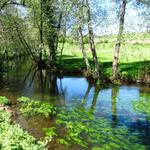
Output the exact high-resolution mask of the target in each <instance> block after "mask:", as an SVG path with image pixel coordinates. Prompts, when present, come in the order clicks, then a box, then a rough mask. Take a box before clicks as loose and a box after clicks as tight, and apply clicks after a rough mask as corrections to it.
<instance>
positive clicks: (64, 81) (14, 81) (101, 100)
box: [0, 63, 150, 143]
mask: <svg viewBox="0 0 150 150" xmlns="http://www.w3.org/2000/svg"><path fill="white" fill-rule="evenodd" d="M27 68H28V69H27ZM1 79H2V80H3V82H5V83H7V85H5V86H2V87H1V89H0V95H5V96H8V98H9V97H10V98H11V99H16V98H18V97H20V96H27V97H32V98H35V99H39V100H42V101H50V102H52V103H54V104H55V105H56V106H58V107H61V106H65V107H67V106H73V105H76V106H79V107H80V106H82V108H84V109H85V110H86V111H88V112H90V113H91V114H93V115H94V116H96V117H103V118H105V119H107V120H108V121H109V122H110V123H111V125H112V128H117V127H119V126H123V125H125V126H126V127H127V128H128V129H129V130H131V131H132V132H135V134H137V135H138V136H139V138H141V139H144V140H143V141H144V142H146V141H147V142H146V143H148V142H150V141H149V139H150V137H149V136H150V133H149V132H150V123H149V121H150V118H149V117H148V115H147V114H144V113H139V112H137V111H135V109H134V105H133V103H134V102H137V103H138V102H140V98H141V97H145V98H147V99H148V100H149V95H150V88H148V87H144V86H137V85H121V86H112V85H106V86H105V87H98V86H96V85H94V84H92V83H91V82H89V81H88V80H87V79H86V78H83V77H73V76H69V77H67V76H63V77H62V76H57V75H56V74H52V73H51V72H49V71H48V70H44V69H43V70H39V69H38V68H37V67H36V66H34V65H31V64H28V63H27V64H23V65H21V64H20V65H19V67H16V68H15V67H14V66H13V67H12V69H9V71H8V72H6V73H4V74H1V75H0V80H1ZM32 121H33V123H32ZM18 122H22V125H23V127H24V128H27V130H29V131H31V133H32V130H33V129H36V134H38V132H39V133H40V135H41V131H40V130H41V129H42V127H45V126H46V127H47V126H49V125H50V123H48V122H49V121H47V120H46V119H43V121H41V122H40V121H38V119H37V120H36V124H38V123H39V128H36V125H35V124H34V122H35V119H30V120H28V119H25V118H20V117H19V118H18ZM38 130H39V131H38ZM33 134H35V131H34V133H33ZM37 137H39V135H38V136H37Z"/></svg>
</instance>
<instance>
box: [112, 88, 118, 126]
mask: <svg viewBox="0 0 150 150" xmlns="http://www.w3.org/2000/svg"><path fill="white" fill-rule="evenodd" d="M118 91H119V88H118V87H112V91H111V104H112V105H111V110H112V112H111V113H112V126H113V127H116V126H117V124H118V118H117V95H118Z"/></svg>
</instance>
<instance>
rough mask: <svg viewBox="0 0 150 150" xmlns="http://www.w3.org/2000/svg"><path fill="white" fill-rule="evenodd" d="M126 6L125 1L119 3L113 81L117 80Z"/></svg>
mask: <svg viewBox="0 0 150 150" xmlns="http://www.w3.org/2000/svg"><path fill="white" fill-rule="evenodd" d="M126 4H127V1H126V0H122V1H121V8H120V19H119V32H118V36H117V42H116V45H115V51H114V59H113V64H112V72H113V80H114V81H115V80H118V79H119V70H118V64H119V53H120V47H121V43H122V39H123V31H124V18H125V12H126Z"/></svg>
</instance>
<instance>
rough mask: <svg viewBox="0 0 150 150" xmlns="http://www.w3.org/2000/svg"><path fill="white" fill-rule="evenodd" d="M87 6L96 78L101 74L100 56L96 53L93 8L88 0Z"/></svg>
mask: <svg viewBox="0 0 150 150" xmlns="http://www.w3.org/2000/svg"><path fill="white" fill-rule="evenodd" d="M85 4H86V8H87V23H88V32H89V43H90V49H91V52H92V56H93V62H94V75H93V77H94V78H95V79H98V78H100V74H99V71H100V70H99V62H98V58H97V53H96V47H95V43H94V33H93V27H92V19H91V10H90V5H89V1H88V0H86V3H85Z"/></svg>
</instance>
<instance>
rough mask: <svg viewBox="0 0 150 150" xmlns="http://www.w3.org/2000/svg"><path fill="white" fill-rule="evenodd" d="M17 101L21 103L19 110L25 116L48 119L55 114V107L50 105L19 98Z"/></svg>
mask: <svg viewBox="0 0 150 150" xmlns="http://www.w3.org/2000/svg"><path fill="white" fill-rule="evenodd" d="M18 101H19V102H21V107H20V109H19V110H20V111H21V113H23V114H24V115H25V116H29V117H30V116H35V115H43V116H45V117H49V116H50V115H55V114H56V109H55V107H54V106H53V105H52V104H50V103H46V102H40V101H35V100H32V99H29V98H27V97H21V98H19V99H18Z"/></svg>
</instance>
